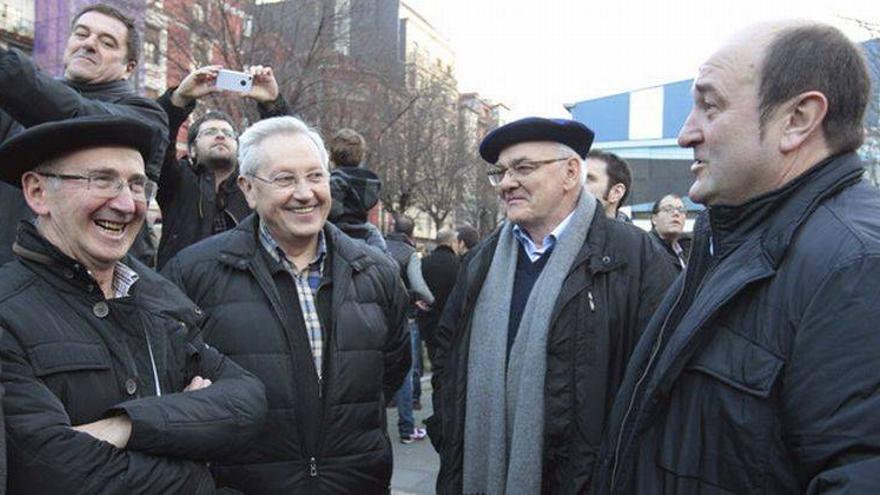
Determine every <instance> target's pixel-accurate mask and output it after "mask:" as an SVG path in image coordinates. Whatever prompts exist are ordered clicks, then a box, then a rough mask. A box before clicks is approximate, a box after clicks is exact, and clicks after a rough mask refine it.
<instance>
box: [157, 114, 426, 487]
mask: <svg viewBox="0 0 880 495" xmlns="http://www.w3.org/2000/svg"><path fill="white" fill-rule="evenodd" d="M328 161H329V160H328V156H327V150H326V149H325V147H324V142H323V140H322V139H321V136H320V135H318V133H317V132H315V131H314V130H312V129H311V128H310V127H308V126H307V125H306V124H305V123H303V122H302V121H301V120H299V119H297V118H294V117H275V118H271V119H266V120H262V121H260V122H257V123H256V124H254V125H253V126H251V127H250V128H249V129H248V130H247V131H245V132H244V133H243V134H242V135H241V138H240V139H239V163H240V167H241V171H240V176H239V178H238V184H239V186H240V187H241V188H242V190H243V191H244V194H245V197H246V198H247V201H248V204H249V205H250V206H251V208H253V209H254V211H255V213H254V214H253V215H251V216H249V217H247V218H246V219H244V220H243V221H242V222H241V223H240V224H239V225H238V227H236V228H234V229H232V230H230V231H228V232H225V233H223V234H220V235H217V236H214V237H211V238H209V239H205V240H204V241H201V242H199V243H197V244H195V245H193V246H190V247H188V248H186V249H184V250H183V251H181V252H180V253H179V254H178V255H177V256H176V257H174V258H173V259H172V260H171V261H170V262H168V264H167V265H165V268H164V270H163V273H165V274H166V275H167V276H168V277H169V278H170V279H171V280H173V281H174V282H175V283H177V284H178V285H179V286H180V287H182V288H183V289H184V291H185V292H186V293H187V294H188V295H189V296H190V297H191V298H192V299H193V300H194V301H196V303H198V304H199V305H200V306H201V307H202V308H204V309H205V312H206V315H207V320H206V323H205V336H206V339H207V341H208V343H210V344H211V345H213V346H215V347H217V348H218V349H219V350H220V351H221V352H223V353H226V354H227V355H229V356H230V357H231V358H233V359H235V360H236V362H238V363H239V364H241V365H242V366H243V367H245V368H246V369H248V370H250V371H251V372H253V373H254V374H256V375H257V376H258V377H259V378H261V379H262V380H263V382H264V383H265V384H266V386H267V396H268V397H269V414H268V419H267V421H266V425H265V428H264V430H263V432H262V433H261V434H260V436H259V437H258V438H257V439H256V440H255V441H254V442H253V443H252V444H251V446H250V447H249V448H248V449H246V450H242V451H241V452H240V453H239V454H238V455H236V456H235V457H231V458H229V459H227V460H225V461H223V462H219V463H215V464H214V465H213V466H214V468H215V469H216V472H217V475H218V481H219V482H220V483H222V484H224V485H227V486H230V487H232V488H235V489H237V490H242V491H244V492H246V493H253V494H261V495H272V494H289V493H358V494H360V493H363V494H379V493H387V492H388V490H389V485H390V482H391V444H390V442H389V440H388V435H387V432H386V420H385V402H386V401H387V400H388V399H390V398H391V396H392V395H393V394H394V392H395V391H396V390H397V389H398V388H400V385H401V383H403V379H404V377H405V376H406V374H407V373H408V372H409V369H410V362H411V358H410V355H411V350H410V340H409V332H407V330H406V328H407V327H406V315H405V314H404V306H405V304H406V303H407V302H408V300H407V295H406V292H405V291H404V288H403V284H402V282H401V280H400V276H399V275H398V272H397V268H396V267H395V266H394V265H393V264H392V263H393V261H392V260H391V259H390V258H389V257H388V256H386V255H385V254H383V253H381V252H380V251H378V250H375V249H373V248H371V247H368V246H367V245H366V244H364V243H363V242H361V241H359V240H355V239H352V238H351V237H348V236H347V235H345V234H343V233H342V231H341V230H339V229H338V228H336V227H335V226H333V225H332V224H331V223H329V222H327V217H328V215H329V213H330V201H331V195H330V181H329V177H330V173H329V169H328V166H329V165H328Z"/></svg>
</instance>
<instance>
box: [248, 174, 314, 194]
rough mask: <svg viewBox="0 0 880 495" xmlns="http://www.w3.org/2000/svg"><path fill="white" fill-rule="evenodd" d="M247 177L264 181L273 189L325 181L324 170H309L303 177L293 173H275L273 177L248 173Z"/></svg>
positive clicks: (293, 187) (292, 187)
mask: <svg viewBox="0 0 880 495" xmlns="http://www.w3.org/2000/svg"><path fill="white" fill-rule="evenodd" d="M249 177H253V178H254V179H257V180H258V181H260V182H265V183H266V184H269V185H270V186H272V187H274V188H275V189H281V190H283V189H295V188H297V187H299V185H300V184H306V185H308V186H318V185H321V184H323V183H325V182H327V177H328V175H327V173H326V172H324V171H316V172H309V173H308V174H306V176H305V177H303V178H298V177H297V176H295V175H293V174H282V175H276V176H275V177H273V178H271V179H269V178H266V177H260V176H259V175H255V174H249Z"/></svg>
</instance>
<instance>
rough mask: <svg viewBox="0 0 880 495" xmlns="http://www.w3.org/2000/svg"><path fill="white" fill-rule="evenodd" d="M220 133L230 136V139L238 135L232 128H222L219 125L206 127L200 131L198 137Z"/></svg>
mask: <svg viewBox="0 0 880 495" xmlns="http://www.w3.org/2000/svg"><path fill="white" fill-rule="evenodd" d="M218 134H223V135H224V136H226V137H228V138H229V139H235V138H236V137H237V136H236V135H235V132H233V131H232V130H230V129H221V128H219V127H206V128H204V129H202V130H200V131H199V133H198V137H214V136H217V135H218Z"/></svg>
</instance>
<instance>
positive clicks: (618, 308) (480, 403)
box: [428, 118, 675, 494]
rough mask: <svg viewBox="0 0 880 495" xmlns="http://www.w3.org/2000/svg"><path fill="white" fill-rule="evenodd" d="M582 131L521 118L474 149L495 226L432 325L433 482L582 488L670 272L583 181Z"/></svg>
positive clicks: (585, 144)
mask: <svg viewBox="0 0 880 495" xmlns="http://www.w3.org/2000/svg"><path fill="white" fill-rule="evenodd" d="M592 140H593V133H592V131H590V130H589V129H587V128H586V127H585V126H583V125H582V124H580V123H578V122H574V121H570V120H548V119H542V118H527V119H522V120H518V121H515V122H512V123H510V124H507V125H505V126H503V127H500V128H498V129H496V130H494V131H492V132H491V133H489V134H488V135H487V136H486V138H485V139H484V140H483V142H482V144H481V145H480V155H481V156H482V157H483V159H484V160H486V161H487V162H489V163H490V164H491V166H490V167H489V169H488V175H489V180H490V182H491V183H492V185H493V186H494V187H495V189H496V191H497V192H498V194H499V196H500V197H501V200H502V202H503V203H504V205H505V208H506V215H507V220H508V221H507V222H506V223H505V224H504V225H503V226H502V228H501V229H500V230H499V231H497V232H496V233H495V234H494V235H493V236H492V237H491V238H490V239H489V240H488V241H487V242H483V243H481V244H479V245H478V246H477V247H476V248H474V250H473V251H472V252H471V253H469V257H468V259H467V262H466V264H465V265H464V267H463V268H462V270H461V272H460V273H461V274H460V276H459V279H458V282H457V284H456V286H455V289H454V290H453V293H452V295H450V298H449V300H448V302H447V307H446V310H445V312H444V316H443V318H442V321H441V323H440V326H439V327H438V330H437V334H438V335H437V341H438V347H439V349H438V354H439V356H438V359H437V364H438V365H437V366H436V367H435V370H434V377H433V380H432V381H433V384H434V411H435V414H434V416H433V417H432V418H430V419H429V420H428V434H429V436H430V437H431V440H432V442H433V443H434V445H435V447H436V448H437V450H438V452H439V453H440V462H441V466H440V474H439V477H438V480H437V491H438V493H441V494H453V493H456V494H458V493H507V494H515V493H524V494H533V493H581V492H583V491H585V490H586V488H587V487H589V483H590V476H591V471H592V469H593V463H594V461H595V454H596V451H597V448H598V446H599V443H600V439H601V433H602V427H603V426H604V420H605V415H606V413H607V411H608V408H609V407H610V405H611V402H612V400H613V399H614V395H615V392H616V390H617V385H618V383H619V380H620V377H621V376H622V375H623V372H624V369H625V367H626V363H627V359H628V357H629V355H630V352H631V351H632V349H633V346H634V345H635V342H636V341H637V340H638V337H639V334H640V332H641V331H642V328H643V327H644V326H645V325H646V323H647V322H648V319H649V318H650V316H651V314H652V313H653V311H654V308H655V307H656V306H657V304H658V303H659V302H660V299H661V298H662V296H663V294H664V293H665V291H666V288H667V287H668V286H669V284H670V283H671V282H672V279H673V278H674V276H675V273H674V271H673V270H672V267H671V266H670V265H669V264H667V263H656V262H655V259H656V257H657V256H662V254H660V251H658V248H657V247H656V246H654V244H653V243H652V242H651V241H650V239H649V238H648V237H647V236H645V235H643V234H641V233H640V232H639V231H637V230H636V229H633V228H632V227H631V226H628V225H625V224H623V223H621V222H617V221H614V220H611V219H609V218H608V217H607V216H606V214H605V212H604V211H603V208H602V205H601V204H600V203H599V202H598V201H597V199H596V198H595V197H594V196H593V195H591V194H590V193H589V192H588V191H587V190H586V189H585V187H584V183H585V180H584V179H585V177H586V169H585V166H584V162H583V160H584V158H585V157H586V156H587V152H588V151H589V149H590V145H591V143H592Z"/></svg>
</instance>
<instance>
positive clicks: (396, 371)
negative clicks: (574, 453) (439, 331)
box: [382, 262, 412, 401]
mask: <svg viewBox="0 0 880 495" xmlns="http://www.w3.org/2000/svg"><path fill="white" fill-rule="evenodd" d="M382 277H383V279H384V281H385V283H384V284H385V287H386V290H387V291H388V293H389V296H390V297H389V304H388V305H387V306H386V308H385V321H387V322H388V337H387V339H386V340H385V359H384V374H383V376H384V380H383V383H382V391H383V393H384V394H385V400H386V401H387V400H391V398H392V397H394V393H395V392H397V390H398V389H399V388H400V386H401V385H402V384H403V380H404V378H406V375H407V373H409V370H410V367H411V366H412V344H411V342H410V334H409V332H410V330H409V325H408V322H407V318H406V304H407V297H406V289H404V287H403V282H402V281H401V280H400V277H398V276H397V270H395V269H394V267H393V265H392V264H391V262H388V263H387V264H386V265H385V266H383V268H382Z"/></svg>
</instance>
